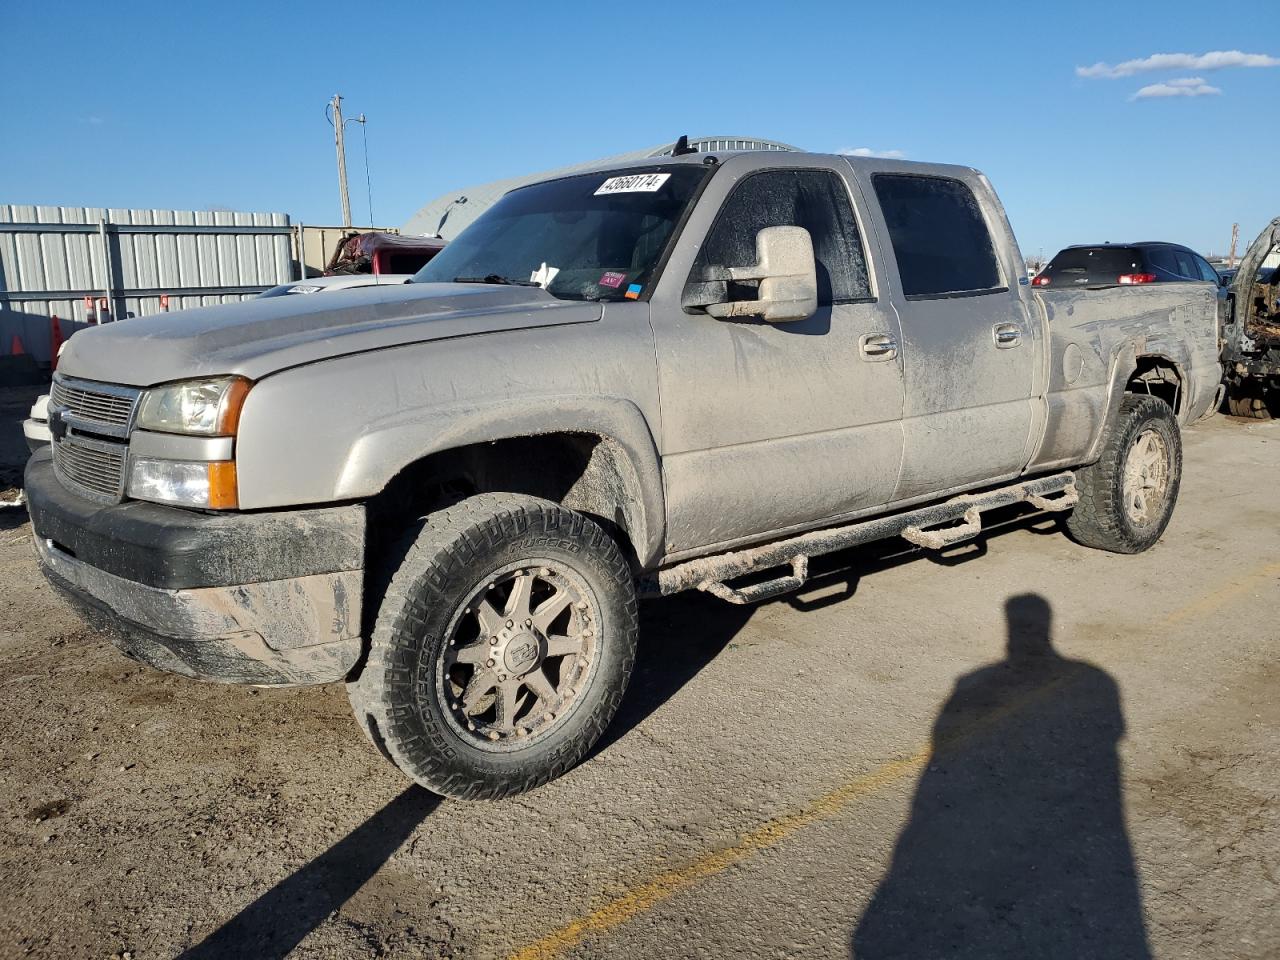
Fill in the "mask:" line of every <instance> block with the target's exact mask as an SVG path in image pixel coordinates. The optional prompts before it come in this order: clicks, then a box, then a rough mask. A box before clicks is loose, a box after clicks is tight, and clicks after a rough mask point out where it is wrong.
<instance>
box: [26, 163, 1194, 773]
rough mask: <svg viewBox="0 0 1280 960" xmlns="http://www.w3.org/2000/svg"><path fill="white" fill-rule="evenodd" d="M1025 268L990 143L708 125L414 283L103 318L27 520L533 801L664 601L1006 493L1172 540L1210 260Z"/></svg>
mask: <svg viewBox="0 0 1280 960" xmlns="http://www.w3.org/2000/svg"><path fill="white" fill-rule="evenodd" d="M1022 264H1023V259H1022V257H1021V255H1020V253H1019V251H1018V246H1017V243H1016V241H1015V240H1014V237H1013V234H1012V232H1011V230H1010V227H1009V224H1008V222H1007V220H1006V218H1005V214H1004V211H1003V208H1002V206H1001V204H1000V201H999V199H998V198H997V197H996V195H995V193H994V192H993V190H992V188H991V186H990V184H989V183H988V181H987V180H986V178H985V177H984V176H982V174H980V173H978V172H977V171H975V170H972V169H969V168H965V167H957V166H947V165H936V164H925V163H911V162H905V161H895V160H884V159H875V158H861V157H844V156H834V155H831V156H828V155H814V154H802V153H778V152H770V153H749V152H744V153H730V154H719V155H706V156H703V155H697V154H691V155H688V154H687V155H681V156H676V157H671V158H664V159H659V160H648V161H645V162H643V163H637V164H633V165H627V166H607V167H602V168H599V169H597V170H595V171H589V172H585V173H580V174H574V175H571V176H566V177H563V178H560V179H554V180H549V181H544V182H540V183H535V184H532V185H529V186H524V187H521V188H519V189H516V190H514V191H512V192H511V193H508V194H507V195H506V196H505V197H504V198H502V199H501V200H500V201H499V202H497V203H496V204H494V206H493V207H491V208H490V209H489V210H487V211H486V212H485V213H484V215H483V216H481V217H480V218H479V219H477V220H476V221H475V222H474V223H473V224H472V225H471V226H469V227H468V228H467V230H466V231H464V232H463V233H462V234H461V235H460V236H459V237H458V238H457V239H456V240H454V241H453V242H452V243H451V244H450V245H449V246H448V247H446V248H445V249H444V250H443V251H441V252H440V253H439V254H438V255H437V256H436V257H435V258H434V259H433V260H432V261H431V262H430V263H429V264H428V265H427V266H426V267H425V268H424V269H423V270H422V271H421V272H419V273H418V275H417V277H416V282H414V283H411V284H408V285H404V286H396V287H377V288H370V289H365V290H353V291H348V292H346V293H345V294H343V296H342V297H279V298H275V299H271V300H260V301H250V302H247V303H243V304H231V305H226V306H219V307H212V308H204V309H198V310H189V311H185V312H183V314H182V315H181V316H175V315H164V316H158V317H147V318H143V319H139V320H135V321H131V322H130V323H127V324H123V323H122V324H112V325H111V326H109V327H102V328H97V329H91V330H87V331H85V332H83V333H81V334H79V335H78V336H76V337H75V339H74V340H72V341H71V343H70V345H69V347H68V348H67V352H66V354H65V356H64V357H63V359H62V362H61V365H60V367H59V371H58V377H57V380H56V382H55V384H54V388H53V395H52V399H51V405H50V410H49V424H50V428H51V433H52V435H53V438H54V440H53V444H52V449H51V450H49V451H43V452H41V453H38V454H36V455H35V456H34V457H33V459H32V460H31V462H30V464H29V466H28V468H27V476H26V485H27V490H28V494H29V498H30V512H31V518H32V524H33V527H34V531H35V537H34V538H33V539H34V541H35V544H36V550H37V552H38V555H39V559H40V562H41V565H42V567H43V568H44V570H45V572H46V573H47V575H48V576H49V579H50V580H51V581H52V582H53V583H54V584H55V585H57V586H58V587H60V588H61V589H63V590H64V591H65V592H66V593H67V594H68V595H69V596H71V597H72V598H74V599H76V600H78V601H79V602H81V604H82V605H83V607H84V609H85V610H86V611H87V612H88V614H89V616H91V617H96V618H98V619H99V620H100V621H101V622H103V623H106V624H108V625H109V626H110V628H111V630H112V633H113V637H114V638H115V642H116V643H117V644H118V645H119V646H120V648H121V649H122V650H124V651H125V652H126V653H127V654H128V655H130V656H132V657H134V658H136V659H138V660H141V661H144V662H146V663H150V664H153V665H155V666H157V667H160V668H161V669H165V670H170V671H173V672H176V673H180V674H185V675H187V676H191V677H200V678H205V679H212V680H221V681H227V682H235V683H251V684H308V683H324V682H328V681H339V680H342V681H345V682H346V684H347V690H348V692H349V695H350V699H351V703H352V706H353V708H354V712H355V714H356V717H357V720H358V721H359V724H360V726H361V727H362V728H363V730H364V732H365V733H366V735H367V736H368V738H369V740H370V741H371V743H372V744H373V745H374V746H375V747H376V748H377V749H378V750H379V751H380V752H381V753H382V754H383V756H384V757H386V758H387V759H388V760H389V761H390V762H392V763H393V764H394V765H395V766H396V767H398V768H399V769H400V770H401V771H403V772H404V773H405V775H407V776H408V777H410V778H412V779H413V780H415V781H417V782H418V783H420V784H422V785H424V786H426V787H427V788H429V789H431V790H434V791H437V792H440V793H443V794H447V795H450V796H455V797H464V798H496V797H503V796H507V795H509V794H513V793H517V792H519V791H523V790H527V789H530V788H533V787H536V786H538V785H539V784H542V783H545V782H546V781H548V780H550V779H552V778H553V777H556V776H559V775H560V774H562V773H564V772H565V771H566V770H568V769H569V768H570V767H572V766H573V765H574V764H575V763H577V762H578V761H579V760H580V759H581V758H582V757H583V756H584V755H585V754H586V752H587V751H588V750H589V749H590V748H591V746H592V745H593V744H594V743H595V742H596V740H597V739H598V738H599V737H600V735H601V733H602V732H603V730H604V729H605V727H606V726H607V725H608V724H609V722H610V720H611V718H612V717H613V714H614V712H615V711H616V709H617V707H618V704H619V701H620V699H621V697H622V694H623V691H624V690H625V688H626V686H627V682H628V678H629V676H630V673H631V670H632V665H633V662H634V658H635V651H636V642H637V632H638V623H637V598H638V597H639V596H641V595H646V594H648V595H655V594H671V593H675V592H677V591H681V590H687V589H699V590H703V591H707V592H709V593H711V594H713V595H715V596H717V597H721V598H723V599H725V600H728V601H731V602H734V603H745V602H752V601H759V600H764V599H766V598H769V597H772V596H777V595H779V594H781V593H784V592H786V591H789V590H795V589H797V588H799V587H801V586H802V585H803V584H804V583H805V580H806V577H807V573H808V564H809V558H810V557H812V556H814V555H817V554H821V553H824V552H827V551H831V550H836V549H840V548H843V547H847V546H849V545H851V544H856V543H862V542H866V541H870V540H874V539H878V538H885V537H898V536H901V537H904V538H906V539H907V540H908V541H910V542H911V543H914V544H918V545H920V546H922V547H929V548H939V547H944V546H947V545H948V544H951V543H957V542H961V541H963V540H965V539H967V538H971V537H973V536H974V535H976V534H977V533H978V532H979V531H980V530H981V527H982V517H983V513H984V512H985V511H987V510H990V509H992V508H995V507H1001V506H1005V505H1009V504H1015V503H1024V504H1029V505H1030V506H1031V507H1033V508H1036V509H1040V510H1050V511H1059V512H1062V513H1065V514H1067V519H1066V524H1067V527H1068V529H1069V531H1070V532H1071V534H1072V535H1073V536H1074V537H1075V538H1076V539H1078V540H1079V541H1080V542H1081V543H1084V544H1088V545H1090V546H1093V547H1097V548H1101V549H1104V550H1111V551H1116V552H1120V553H1137V552H1139V551H1142V550H1146V549H1147V548H1148V547H1150V546H1151V545H1152V544H1154V543H1155V542H1156V540H1157V539H1158V538H1159V537H1160V535H1161V533H1162V532H1163V530H1164V529H1165V525H1166V524H1167V523H1168V521H1169V517H1170V514H1171V512H1172V510H1173V506H1174V501H1175V499H1176V497H1177V493H1178V485H1179V480H1180V476H1181V466H1182V452H1181V442H1180V439H1179V437H1180V433H1179V431H1180V425H1181V424H1185V423H1187V422H1189V421H1191V420H1194V419H1196V418H1198V417H1199V416H1200V415H1201V414H1202V413H1203V412H1204V411H1205V410H1206V409H1207V408H1208V407H1209V405H1210V404H1211V403H1212V402H1213V400H1214V394H1215V390H1216V388H1217V386H1218V380H1219V368H1218V365H1217V361H1218V351H1217V333H1216V319H1215V315H1216V306H1215V302H1216V299H1215V288H1214V284H1212V283H1205V282H1199V281H1196V282H1191V281H1188V282H1185V283H1165V284H1154V285H1151V286H1150V287H1147V288H1135V289H1124V290H1120V289H1112V290H1102V291H1076V290H1068V291H1062V292H1056V291H1043V292H1042V291H1037V290H1034V289H1033V288H1031V286H1030V285H1029V283H1028V281H1027V278H1026V276H1025V273H1024V271H1023V268H1022ZM335 301H338V302H335ZM748 575H753V576H748ZM743 577H748V579H747V581H746V582H744V581H743V580H742V579H741V578H743Z"/></svg>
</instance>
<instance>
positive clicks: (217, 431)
mask: <svg viewBox="0 0 1280 960" xmlns="http://www.w3.org/2000/svg"><path fill="white" fill-rule="evenodd" d="M248 392H249V381H248V380H245V379H244V378H243V377H218V378H216V379H210V380H187V381H186V382H184V383H171V384H169V385H168V386H164V387H153V388H152V389H150V390H148V391H147V392H146V394H144V395H143V398H142V405H141V407H140V408H139V409H138V420H137V427H138V429H139V430H158V431H160V432H162V433H193V434H199V435H201V436H209V437H212V436H234V435H235V432H236V424H237V423H238V422H239V420H240V408H241V406H243V404H244V398H245V395H246V394H248Z"/></svg>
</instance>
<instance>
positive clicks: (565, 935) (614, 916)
mask: <svg viewBox="0 0 1280 960" xmlns="http://www.w3.org/2000/svg"><path fill="white" fill-rule="evenodd" d="M1275 577H1280V563H1271V564H1267V565H1266V566H1263V567H1259V568H1258V569H1256V570H1254V571H1252V572H1251V573H1247V574H1244V575H1243V576H1240V577H1237V578H1234V579H1232V580H1230V581H1228V582H1227V583H1225V584H1223V585H1222V586H1220V587H1218V588H1217V589H1216V590H1214V591H1213V592H1212V593H1210V594H1208V595H1207V596H1204V597H1201V598H1200V599H1199V600H1196V601H1194V602H1192V603H1189V604H1187V605H1186V606H1184V607H1181V608H1179V609H1177V610H1175V611H1173V612H1172V613H1171V614H1169V616H1168V617H1166V618H1165V621H1164V622H1165V624H1166V625H1167V626H1171V625H1173V624H1177V623H1182V622H1184V621H1186V620H1190V619H1192V618H1194V617H1198V616H1202V615H1204V614H1206V613H1211V612H1213V611H1214V610H1216V609H1218V608H1219V607H1221V606H1222V605H1223V604H1225V603H1227V602H1229V601H1231V600H1233V599H1235V598H1236V597H1238V596H1239V595H1240V594H1242V593H1246V592H1248V591H1249V590H1251V589H1253V588H1254V587H1256V586H1258V585H1259V584H1260V583H1262V582H1263V581H1265V580H1268V579H1271V578H1275ZM1070 679H1071V676H1070V675H1068V676H1065V677H1059V678H1058V679H1057V680H1054V681H1052V682H1051V683H1047V684H1045V685H1044V686H1042V687H1039V688H1037V689H1035V690H1033V691H1031V692H1030V693H1028V694H1027V695H1026V696H1024V697H1022V698H1020V699H1018V700H1015V701H1012V702H1011V703H1009V704H1006V705H1005V706H1004V707H1003V708H1001V709H1000V710H995V711H992V712H991V713H989V714H987V715H986V716H984V717H983V718H982V719H980V720H978V721H976V722H974V723H972V724H970V725H968V726H967V727H965V728H963V729H961V730H958V731H957V732H956V733H955V734H954V735H952V736H950V737H947V738H946V739H945V740H943V741H941V742H939V743H938V744H937V746H938V748H940V749H941V748H949V747H954V746H956V745H958V744H959V743H960V742H962V741H964V740H967V739H969V738H971V737H973V736H975V735H976V734H978V733H980V732H981V731H983V730H986V729H988V728H990V727H991V726H993V725H995V724H998V723H1000V722H1002V721H1003V720H1004V719H1005V718H1007V717H1008V716H1009V715H1010V714H1013V713H1016V712H1017V711H1019V710H1022V709H1023V708H1025V707H1027V706H1028V705H1030V704H1031V703H1033V702H1035V701H1037V700H1040V699H1041V698H1043V697H1045V696H1047V695H1048V694H1049V693H1050V691H1052V690H1054V689H1056V688H1057V687H1059V686H1061V685H1062V684H1063V683H1065V682H1067V681H1068V680H1070ZM930 755H931V752H930V748H929V747H928V746H925V747H921V748H920V749H918V750H916V751H915V752H914V753H913V754H911V755H910V756H909V757H904V758H902V759H899V760H892V761H890V762H888V763H885V764H882V765H880V766H878V767H876V768H875V769H874V770H872V771H870V772H869V773H865V774H863V775H862V776H859V777H855V778H854V779H853V780H850V781H848V782H846V783H844V784H841V785H840V786H838V787H836V788H835V789H834V790H832V791H831V792H829V793H826V794H823V795H822V796H820V797H818V798H817V799H816V800H814V801H812V802H811V803H809V804H808V805H807V806H805V807H803V808H801V809H800V810H798V811H796V812H795V813H790V814H786V815H784V816H781V817H777V818H775V819H773V820H768V821H766V822H765V823H764V824H762V825H761V826H759V827H757V828H756V829H755V830H752V831H751V832H750V833H747V834H745V835H744V836H743V837H741V838H740V839H739V840H738V841H737V842H736V843H734V844H732V845H731V846H728V847H725V848H723V849H721V850H713V851H710V852H708V853H705V854H703V855H702V856H700V857H697V858H696V859H694V860H693V861H691V862H690V863H688V864H686V865H685V866H683V867H677V868H675V869H672V870H665V871H663V872H662V873H659V874H657V875H656V876H654V877H652V878H650V879H649V880H646V881H645V882H643V883H641V884H639V885H638V886H635V887H632V888H631V889H629V890H627V891H626V892H625V893H623V894H621V895H620V896H618V897H615V898H614V899H612V900H610V901H608V902H607V903H605V904H604V905H603V906H600V907H598V908H596V909H595V910H593V911H591V912H590V913H588V914H586V915H584V916H582V917H579V918H577V919H575V920H571V921H569V922H568V923H567V924H565V925H564V926H562V927H560V928H559V929H557V930H553V931H551V932H550V933H548V934H547V935H546V936H544V937H542V938H541V939H540V940H537V941H535V942H534V943H531V944H529V945H528V946H526V947H524V948H522V949H520V950H518V951H516V952H515V953H513V954H511V960H554V958H557V957H559V956H561V955H562V954H563V953H564V952H565V951H567V950H570V949H572V948H573V947H575V946H577V945H578V944H579V943H581V942H582V941H583V940H584V939H585V938H587V937H588V936H591V935H593V934H600V933H605V932H607V931H609V930H612V929H614V928H615V927H618V926H621V925H622V924H624V923H626V922H627V921H628V920H632V919H634V918H635V917H637V916H639V915H640V914H642V913H645V912H647V911H648V910H651V909H653V908H654V907H656V906H657V905H658V904H660V903H662V902H663V901H664V900H668V899H670V898H671V897H673V896H675V895H676V894H677V893H679V892H680V891H682V890H685V889H687V888H689V887H691V886H693V885H694V884H696V883H698V882H699V881H701V880H705V879H707V878H708V877H714V876H716V875H717V874H720V873H723V872H724V871H725V870H727V869H729V868H730V867H731V866H733V865H734V864H736V863H740V862H742V861H744V860H746V859H748V858H750V857H752V856H754V855H755V854H756V853H759V852H760V851H762V850H767V849H769V848H771V847H774V846H777V845H778V844H779V843H781V842H782V841H784V840H786V839H787V838H788V837H790V836H792V835H793V834H795V833H796V832H797V831H799V830H802V829H804V828H805V827H807V826H810V825H811V824H814V823H817V822H820V821H823V820H829V819H831V818H832V817H834V816H836V815H837V814H839V813H840V812H841V811H843V810H844V809H845V808H846V807H848V806H850V805H851V804H853V803H854V802H855V801H857V800H860V799H862V798H864V797H866V796H868V795H870V794H871V793H874V792H875V791H876V790H879V789H880V788H881V787H886V786H888V785H889V784H891V783H895V782H897V781H899V780H901V779H903V778H904V777H906V776H908V775H909V774H912V773H914V772H915V771H917V770H919V769H920V768H921V767H923V766H924V765H925V764H926V763H927V762H928V761H929V758H930Z"/></svg>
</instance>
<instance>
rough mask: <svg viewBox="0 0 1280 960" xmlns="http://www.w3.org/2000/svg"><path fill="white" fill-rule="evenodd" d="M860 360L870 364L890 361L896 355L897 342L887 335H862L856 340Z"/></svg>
mask: <svg viewBox="0 0 1280 960" xmlns="http://www.w3.org/2000/svg"><path fill="white" fill-rule="evenodd" d="M858 349H859V350H861V351H862V359H863V360H866V361H868V362H870V363H875V362H876V361H878V360H892V359H894V358H895V357H896V356H897V355H898V341H897V340H895V339H893V337H891V336H889V335H888V334H887V333H864V334H863V335H862V336H861V337H859V338H858Z"/></svg>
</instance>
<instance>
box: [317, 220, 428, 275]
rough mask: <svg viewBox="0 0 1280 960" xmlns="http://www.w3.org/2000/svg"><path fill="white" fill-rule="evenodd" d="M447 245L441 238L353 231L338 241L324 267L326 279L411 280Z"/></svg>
mask: <svg viewBox="0 0 1280 960" xmlns="http://www.w3.org/2000/svg"><path fill="white" fill-rule="evenodd" d="M447 243H448V241H446V240H441V239H440V238H439V237H406V236H404V235H402V234H399V233H386V232H385V231H381V230H366V231H364V232H360V231H355V230H353V231H352V232H351V233H348V234H346V235H344V236H343V237H342V239H341V240H339V241H338V244H337V246H336V247H334V249H333V256H331V257H330V258H329V262H328V264H326V265H325V268H324V275H325V276H326V277H346V276H352V275H358V274H387V275H404V276H409V275H411V274H414V273H417V272H418V271H419V270H421V269H422V268H423V267H424V266H425V265H426V264H428V263H430V262H431V258H432V257H434V256H435V255H436V254H438V253H439V252H440V251H441V250H443V249H444V248H445V246H446V245H447Z"/></svg>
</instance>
